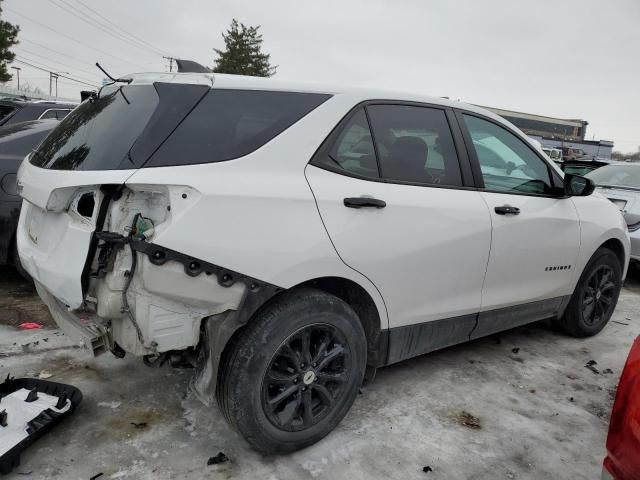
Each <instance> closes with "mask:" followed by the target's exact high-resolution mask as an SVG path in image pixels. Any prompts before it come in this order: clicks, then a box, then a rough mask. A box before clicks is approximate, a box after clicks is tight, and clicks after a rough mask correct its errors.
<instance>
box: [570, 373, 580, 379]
mask: <svg viewBox="0 0 640 480" xmlns="http://www.w3.org/2000/svg"><path fill="white" fill-rule="evenodd" d="M567 378H568V379H570V380H578V376H577V375H574V374H573V373H568V374H567Z"/></svg>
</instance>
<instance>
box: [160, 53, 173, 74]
mask: <svg viewBox="0 0 640 480" xmlns="http://www.w3.org/2000/svg"><path fill="white" fill-rule="evenodd" d="M162 58H164V59H165V60H169V71H170V72H173V61H174V60H175V58H173V57H165V56H163V57H162Z"/></svg>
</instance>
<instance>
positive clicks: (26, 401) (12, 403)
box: [0, 377, 82, 474]
mask: <svg viewBox="0 0 640 480" xmlns="http://www.w3.org/2000/svg"><path fill="white" fill-rule="evenodd" d="M81 401H82V393H81V392H80V390H78V389H77V388H76V387H74V386H71V385H64V384H62V383H54V382H48V381H46V380H36V379H31V378H17V379H14V378H10V377H7V379H6V380H5V381H4V383H2V384H0V473H2V474H6V473H9V472H11V470H13V469H14V468H15V467H17V466H18V465H20V455H21V453H22V452H23V451H24V450H25V449H26V448H27V447H28V446H29V445H31V444H32V443H33V442H34V441H36V439H38V438H39V437H40V436H41V435H43V434H44V433H46V432H47V431H49V430H50V429H51V428H53V427H54V426H55V425H56V424H57V423H58V422H60V421H61V420H62V419H63V418H65V417H66V416H68V415H70V414H71V413H73V411H74V410H75V409H76V407H77V406H78V405H79V404H80V402H81Z"/></svg>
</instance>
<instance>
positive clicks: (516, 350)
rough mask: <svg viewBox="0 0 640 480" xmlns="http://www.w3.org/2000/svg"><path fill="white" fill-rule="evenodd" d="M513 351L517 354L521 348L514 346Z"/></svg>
mask: <svg viewBox="0 0 640 480" xmlns="http://www.w3.org/2000/svg"><path fill="white" fill-rule="evenodd" d="M511 351H512V352H513V353H515V354H516V355H517V354H518V352H519V351H520V348H518V347H515V348H512V349H511Z"/></svg>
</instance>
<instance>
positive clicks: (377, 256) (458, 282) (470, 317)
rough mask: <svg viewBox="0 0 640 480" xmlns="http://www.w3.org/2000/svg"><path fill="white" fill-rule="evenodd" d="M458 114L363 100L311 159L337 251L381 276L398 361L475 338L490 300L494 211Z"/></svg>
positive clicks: (374, 277) (376, 279) (313, 182)
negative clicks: (475, 177)
mask: <svg viewBox="0 0 640 480" xmlns="http://www.w3.org/2000/svg"><path fill="white" fill-rule="evenodd" d="M450 114H451V113H450V112H448V111H447V110H446V109H443V108H437V107H427V106H418V105H402V104H370V105H367V106H363V107H361V108H358V109H356V110H354V111H352V112H351V114H350V115H349V116H347V117H346V118H345V119H344V120H343V121H342V122H341V124H340V125H339V126H338V128H337V129H336V130H335V131H334V132H333V133H332V135H331V136H330V137H329V138H328V139H327V141H326V142H325V144H324V145H323V146H322V147H321V149H320V150H319V151H318V153H317V154H316V156H315V157H314V159H313V160H312V162H311V164H310V165H309V166H308V167H307V169H306V176H307V179H308V181H309V184H310V186H311V188H312V190H313V193H314V195H315V197H316V201H317V204H318V209H319V211H320V214H321V216H322V219H323V221H324V223H325V226H326V228H327V231H328V233H329V236H330V237H331V240H332V241H333V243H334V245H335V248H336V250H337V252H338V254H339V255H340V257H341V258H342V260H343V261H344V262H345V263H346V264H347V265H349V266H350V267H352V268H353V269H355V270H357V271H359V272H360V273H362V274H364V275H366V276H367V277H368V278H369V279H370V280H371V281H372V282H373V283H374V284H375V285H376V287H377V288H378V290H379V291H380V292H381V294H382V297H383V298H384V301H385V304H386V306H387V309H388V312H389V319H390V325H391V326H392V327H398V328H392V329H391V333H390V335H391V336H392V337H393V336H396V335H397V336H398V338H397V340H398V341H390V346H391V349H392V351H390V352H389V360H390V361H391V362H393V361H396V360H400V359H402V358H406V357H409V356H412V355H415V354H419V353H424V352H426V351H429V350H433V349H435V348H439V347H442V346H445V345H449V344H453V343H457V342H460V341H464V340H466V339H467V338H468V335H469V333H470V332H471V330H472V328H473V326H474V325H475V313H476V312H477V311H478V310H479V308H480V305H481V289H482V281H483V278H484V273H485V269H486V266H487V260H488V255H489V245H490V228H491V221H490V218H489V213H488V210H487V207H486V204H485V202H484V201H483V200H482V198H481V194H480V193H479V192H477V191H475V190H474V189H473V188H469V187H467V186H465V184H466V183H468V182H469V181H470V170H469V169H468V164H467V163H466V161H467V159H466V154H465V153H464V151H457V149H456V143H455V142H454V134H455V133H458V132H457V131H454V134H452V130H451V128H450V120H453V123H454V124H455V119H454V118H453V117H450ZM461 167H462V168H461ZM392 340H394V339H392Z"/></svg>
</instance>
